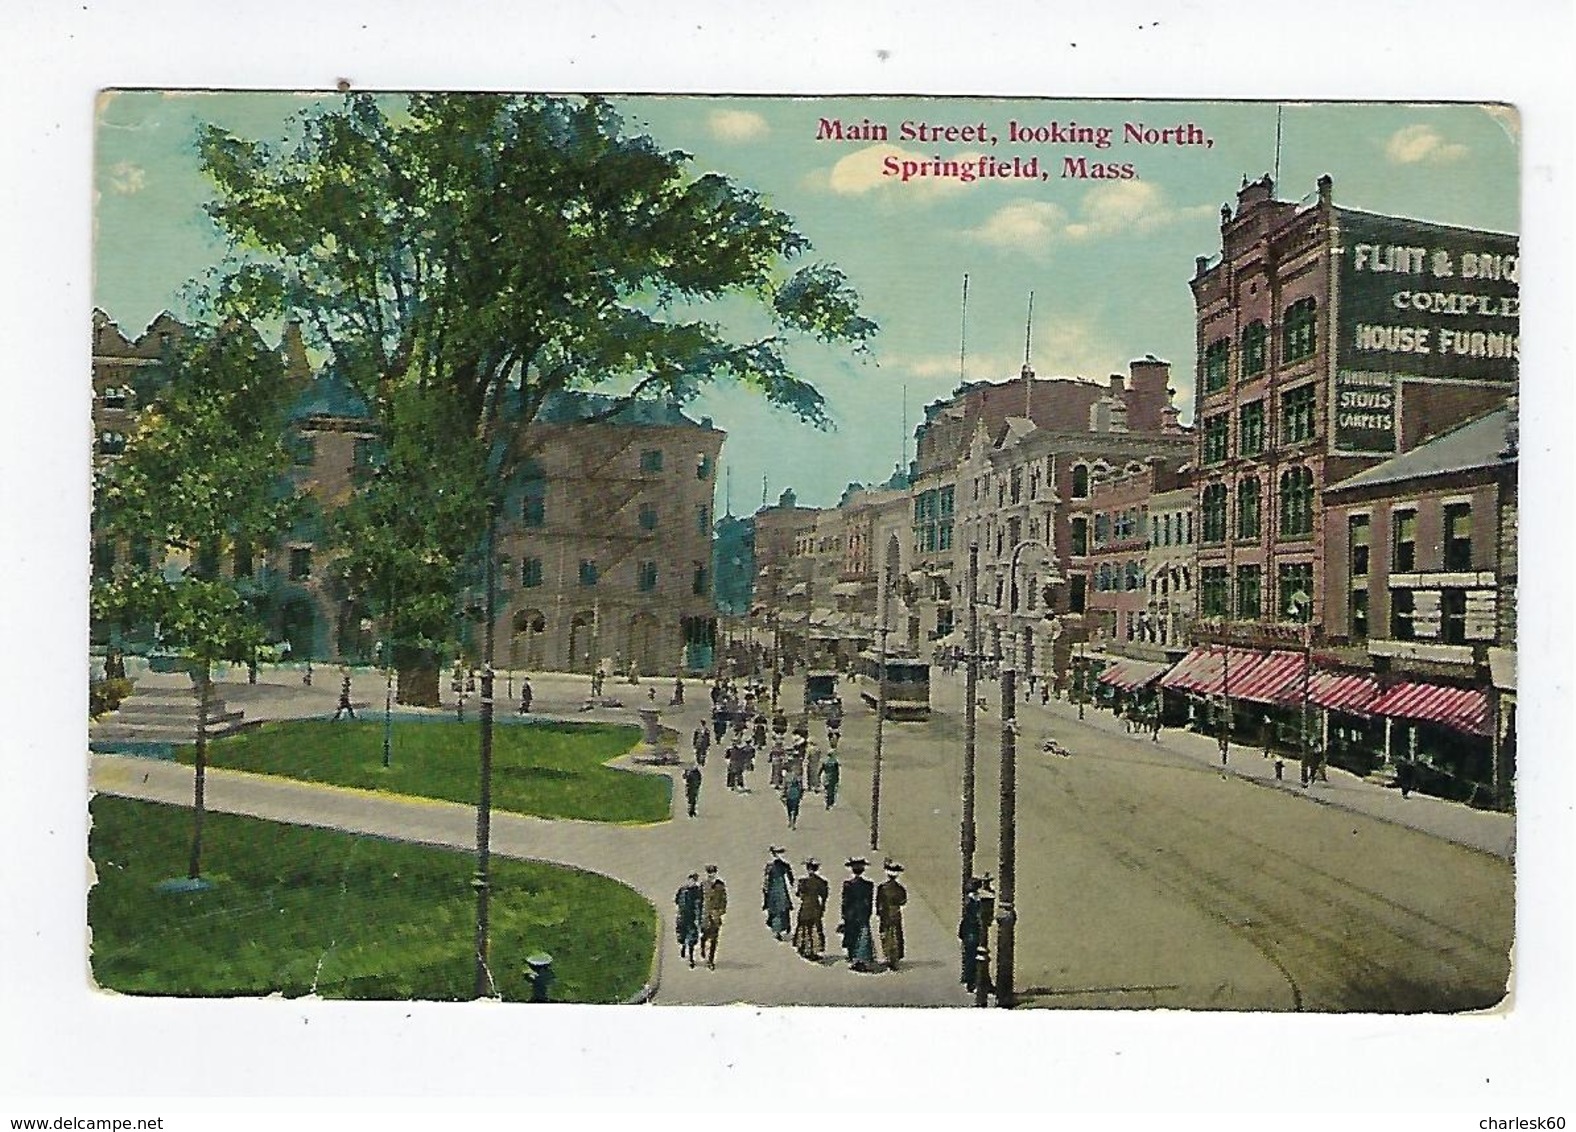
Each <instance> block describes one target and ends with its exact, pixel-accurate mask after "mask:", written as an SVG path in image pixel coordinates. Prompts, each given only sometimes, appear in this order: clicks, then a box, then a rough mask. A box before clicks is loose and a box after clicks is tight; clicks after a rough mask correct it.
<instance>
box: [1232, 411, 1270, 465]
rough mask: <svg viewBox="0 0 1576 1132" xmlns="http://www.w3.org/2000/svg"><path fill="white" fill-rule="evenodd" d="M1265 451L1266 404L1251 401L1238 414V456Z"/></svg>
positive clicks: (1253, 454) (1254, 454)
mask: <svg viewBox="0 0 1576 1132" xmlns="http://www.w3.org/2000/svg"><path fill="white" fill-rule="evenodd" d="M1263 451H1264V402H1263V401H1250V402H1248V403H1247V404H1246V405H1244V406H1242V408H1241V409H1240V410H1238V412H1237V455H1239V456H1257V455H1258V454H1259V453H1260V452H1263Z"/></svg>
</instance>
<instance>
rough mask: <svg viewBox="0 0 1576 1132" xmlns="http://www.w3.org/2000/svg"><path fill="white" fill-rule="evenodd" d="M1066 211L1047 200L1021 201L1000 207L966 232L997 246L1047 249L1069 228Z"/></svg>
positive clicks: (984, 242)
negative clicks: (983, 221) (977, 225)
mask: <svg viewBox="0 0 1576 1132" xmlns="http://www.w3.org/2000/svg"><path fill="white" fill-rule="evenodd" d="M1066 227H1067V213H1066V212H1064V211H1063V210H1062V209H1061V207H1060V206H1059V205H1055V204H1052V203H1051V202H1050V201H1044V200H1020V201H1014V202H1013V203H1011V204H1008V205H1004V206H1003V207H1001V208H998V209H997V210H996V211H995V212H993V213H991V215H990V216H989V217H988V218H987V219H986V221H985V223H983V224H981V225H980V226H979V227H978V228H969V229H967V230H966V231H965V233H964V234H965V235H966V236H969V237H970V238H972V239H975V240H978V241H979V242H980V243H983V244H992V245H994V246H996V247H998V248H1023V249H1026V250H1029V251H1044V250H1045V249H1047V248H1049V247H1050V246H1051V243H1052V241H1054V240H1055V239H1056V237H1057V236H1058V235H1059V234H1060V233H1062V232H1063V231H1065V230H1066Z"/></svg>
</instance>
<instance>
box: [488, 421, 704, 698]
mask: <svg viewBox="0 0 1576 1132" xmlns="http://www.w3.org/2000/svg"><path fill="white" fill-rule="evenodd" d="M613 408H614V402H613V401H612V400H611V399H610V398H606V397H603V396H600V395H597V394H588V393H574V392H566V393H562V394H559V395H557V396H554V397H552V398H550V399H549V400H548V402H547V403H546V404H544V405H543V407H542V409H541V411H540V412H539V413H538V414H537V417H536V420H535V421H534V422H533V423H532V424H531V425H530V427H529V428H528V429H527V430H526V434H525V438H524V441H523V446H524V448H525V450H526V451H527V452H528V453H530V456H529V458H528V459H527V461H526V463H525V465H524V468H523V470H522V472H521V475H520V476H519V477H518V480H517V485H516V489H515V491H514V492H512V493H511V497H510V499H509V500H508V504H507V510H506V512H505V514H506V516H507V519H506V521H505V523H504V524H503V525H502V526H501V528H500V532H499V538H498V549H497V553H498V556H499V571H498V573H499V577H500V579H502V580H503V582H502V584H501V586H500V595H501V600H500V602H499V616H498V621H497V622H496V624H495V627H494V632H495V634H496V637H495V639H496V640H497V641H498V642H499V645H500V647H499V648H498V650H497V652H498V657H499V660H498V663H499V664H500V666H502V665H504V664H507V665H508V666H510V667H520V668H527V669H541V668H547V669H552V670H557V671H571V672H590V671H592V670H593V669H594V668H595V667H596V666H597V665H602V666H603V667H604V668H605V669H607V670H609V671H616V672H619V673H625V672H627V671H628V669H629V667H630V666H631V665H633V666H634V668H635V669H636V671H637V673H644V674H648V675H655V674H667V675H671V674H673V673H676V672H680V671H706V670H709V669H710V668H711V667H712V663H713V656H714V653H715V648H716V644H717V617H716V605H715V601H714V590H713V575H712V570H713V566H712V527H713V515H712V507H713V500H714V497H715V489H716V467H717V458H718V456H719V454H720V453H721V450H722V444H723V433H722V431H721V430H719V429H717V428H716V427H714V426H713V424H712V422H711V420H710V418H703V419H701V420H700V421H694V420H691V419H690V418H689V417H687V416H685V415H684V413H683V412H682V411H680V410H679V409H678V408H677V407H676V406H672V405H667V404H647V403H636V404H633V405H628V406H625V407H623V408H620V409H618V410H617V411H616V412H614V411H612V410H613ZM609 414H611V415H609Z"/></svg>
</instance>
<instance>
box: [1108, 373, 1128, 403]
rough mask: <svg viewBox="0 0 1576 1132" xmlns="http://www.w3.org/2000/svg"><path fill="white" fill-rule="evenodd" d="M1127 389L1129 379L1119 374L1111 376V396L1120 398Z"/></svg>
mask: <svg viewBox="0 0 1576 1132" xmlns="http://www.w3.org/2000/svg"><path fill="white" fill-rule="evenodd" d="M1126 389H1127V378H1126V377H1124V376H1122V375H1121V374H1119V373H1113V374H1112V375H1111V396H1113V397H1120V396H1121V395H1122V393H1123V392H1124V391H1125V390H1126Z"/></svg>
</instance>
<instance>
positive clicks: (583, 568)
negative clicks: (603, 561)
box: [580, 558, 598, 586]
mask: <svg viewBox="0 0 1576 1132" xmlns="http://www.w3.org/2000/svg"><path fill="white" fill-rule="evenodd" d="M597 578H598V571H597V566H596V559H594V558H582V559H581V560H580V584H581V585H582V586H594V585H596V583H597Z"/></svg>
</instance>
